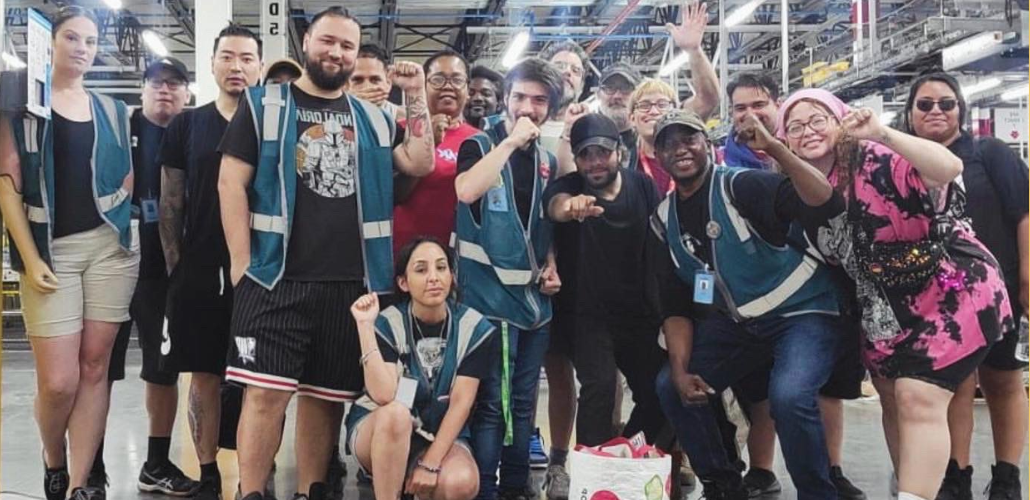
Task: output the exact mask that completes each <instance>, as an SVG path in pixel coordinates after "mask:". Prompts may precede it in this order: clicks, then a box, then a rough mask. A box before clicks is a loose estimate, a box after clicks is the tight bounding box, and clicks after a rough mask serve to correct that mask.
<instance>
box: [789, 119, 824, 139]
mask: <svg viewBox="0 0 1030 500" xmlns="http://www.w3.org/2000/svg"><path fill="white" fill-rule="evenodd" d="M829 125H830V118H829V117H827V116H826V115H816V116H815V117H814V118H812V119H811V120H808V121H807V122H804V123H799V122H794V123H791V124H789V125H787V137H790V138H791V139H797V138H799V137H801V136H803V135H805V128H810V129H812V131H813V132H825V131H826V127H828V126H829Z"/></svg>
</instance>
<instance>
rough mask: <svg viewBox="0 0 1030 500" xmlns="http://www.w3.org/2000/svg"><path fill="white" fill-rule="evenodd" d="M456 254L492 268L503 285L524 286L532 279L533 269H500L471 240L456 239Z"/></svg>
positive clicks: (481, 248) (484, 251)
mask: <svg viewBox="0 0 1030 500" xmlns="http://www.w3.org/2000/svg"><path fill="white" fill-rule="evenodd" d="M458 256H459V257H464V258H466V259H469V260H471V261H475V262H478V263H480V264H483V265H484V266H489V267H491V268H493V270H494V273H495V274H497V279H499V280H500V281H501V284H503V285H508V286H524V285H528V284H529V283H530V282H532V281H533V271H527V270H517V269H502V268H499V267H496V266H494V265H493V264H492V263H491V262H490V256H488V255H487V254H486V250H484V249H483V247H481V246H479V245H477V244H475V243H472V242H471V241H465V240H459V241H458Z"/></svg>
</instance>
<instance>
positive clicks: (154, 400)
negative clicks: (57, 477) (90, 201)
mask: <svg viewBox="0 0 1030 500" xmlns="http://www.w3.org/2000/svg"><path fill="white" fill-rule="evenodd" d="M188 85H189V70H188V69H186V65H185V64H183V63H182V61H180V60H178V59H175V58H174V57H163V58H161V59H157V60H155V61H153V62H151V63H150V64H149V65H148V66H147V68H146V71H144V72H143V91H142V93H141V95H140V101H141V103H142V106H141V107H140V108H139V109H137V110H136V111H135V112H134V113H133V114H132V117H131V118H130V120H129V130H130V134H131V135H132V163H133V166H134V170H135V177H134V185H133V191H132V213H133V223H134V224H135V223H138V224H139V235H140V238H139V240H140V268H139V280H138V281H137V282H136V290H135V292H134V293H133V296H132V303H131V304H130V306H129V314H130V316H131V319H130V320H129V321H127V322H125V323H123V324H122V326H121V329H119V330H118V337H117V339H116V340H115V348H114V350H113V351H112V353H111V363H110V369H109V370H108V378H109V379H110V380H111V381H112V382H114V381H115V380H122V379H124V378H125V353H126V351H127V350H128V348H129V335H130V333H131V331H132V326H133V324H135V325H136V330H137V331H138V334H139V345H140V350H141V351H142V353H143V368H142V370H141V371H140V378H142V379H143V381H144V382H145V383H146V390H145V397H146V407H147V415H148V417H149V421H150V425H149V433H148V440H147V460H146V463H145V464H144V466H143V470H142V471H140V477H139V487H140V489H142V490H144V491H151V492H155V493H163V494H166V495H175V496H188V495H192V494H193V493H195V492H196V489H197V488H198V487H199V483H198V482H196V481H194V480H192V479H190V478H188V477H186V475H185V474H183V472H182V471H181V470H180V469H179V468H178V467H177V466H176V465H175V464H173V463H172V462H171V460H170V459H169V457H168V450H169V447H170V446H171V439H172V438H171V436H172V428H173V427H174V425H175V412H176V410H177V408H178V390H177V388H176V383H177V382H178V373H176V372H169V371H168V370H165V369H163V367H162V366H161V363H160V357H161V341H162V331H163V327H164V317H165V298H166V291H167V288H168V277H167V275H166V274H165V258H164V252H163V251H162V249H161V235H160V232H159V231H158V205H159V203H160V196H161V166H160V165H159V164H158V163H157V157H158V154H159V152H160V149H161V141H162V140H163V139H164V136H165V129H166V127H168V124H169V123H171V121H172V119H173V118H175V117H176V116H178V115H179V114H180V113H182V110H183V107H184V106H185V105H186V103H187V102H188V101H189V98H190V93H189V90H188ZM103 449H104V448H103V446H101V447H100V448H99V449H98V450H97V456H96V458H95V459H94V460H93V469H92V471H91V472H90V477H89V484H90V485H91V486H96V487H102V486H104V485H105V483H106V478H105V476H106V470H105V467H104V461H103Z"/></svg>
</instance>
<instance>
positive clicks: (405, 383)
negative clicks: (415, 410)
mask: <svg viewBox="0 0 1030 500" xmlns="http://www.w3.org/2000/svg"><path fill="white" fill-rule="evenodd" d="M417 390H418V381H417V380H415V379H413V378H408V377H401V378H400V380H398V381H397V395H396V396H394V398H393V399H394V401H396V402H398V403H400V404H402V405H404V407H405V408H407V409H409V410H410V409H411V408H412V407H413V406H415V391H417Z"/></svg>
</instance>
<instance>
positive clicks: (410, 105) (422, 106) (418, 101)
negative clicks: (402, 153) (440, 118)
mask: <svg viewBox="0 0 1030 500" xmlns="http://www.w3.org/2000/svg"><path fill="white" fill-rule="evenodd" d="M404 108H405V109H404V111H405V114H406V115H407V117H408V133H407V134H406V135H405V137H404V141H405V142H407V141H408V139H410V138H412V137H414V138H416V139H421V138H422V137H423V136H425V133H426V130H427V129H428V128H429V126H428V123H429V114H428V108H427V107H426V96H425V95H423V94H417V95H412V94H405V96H404Z"/></svg>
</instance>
